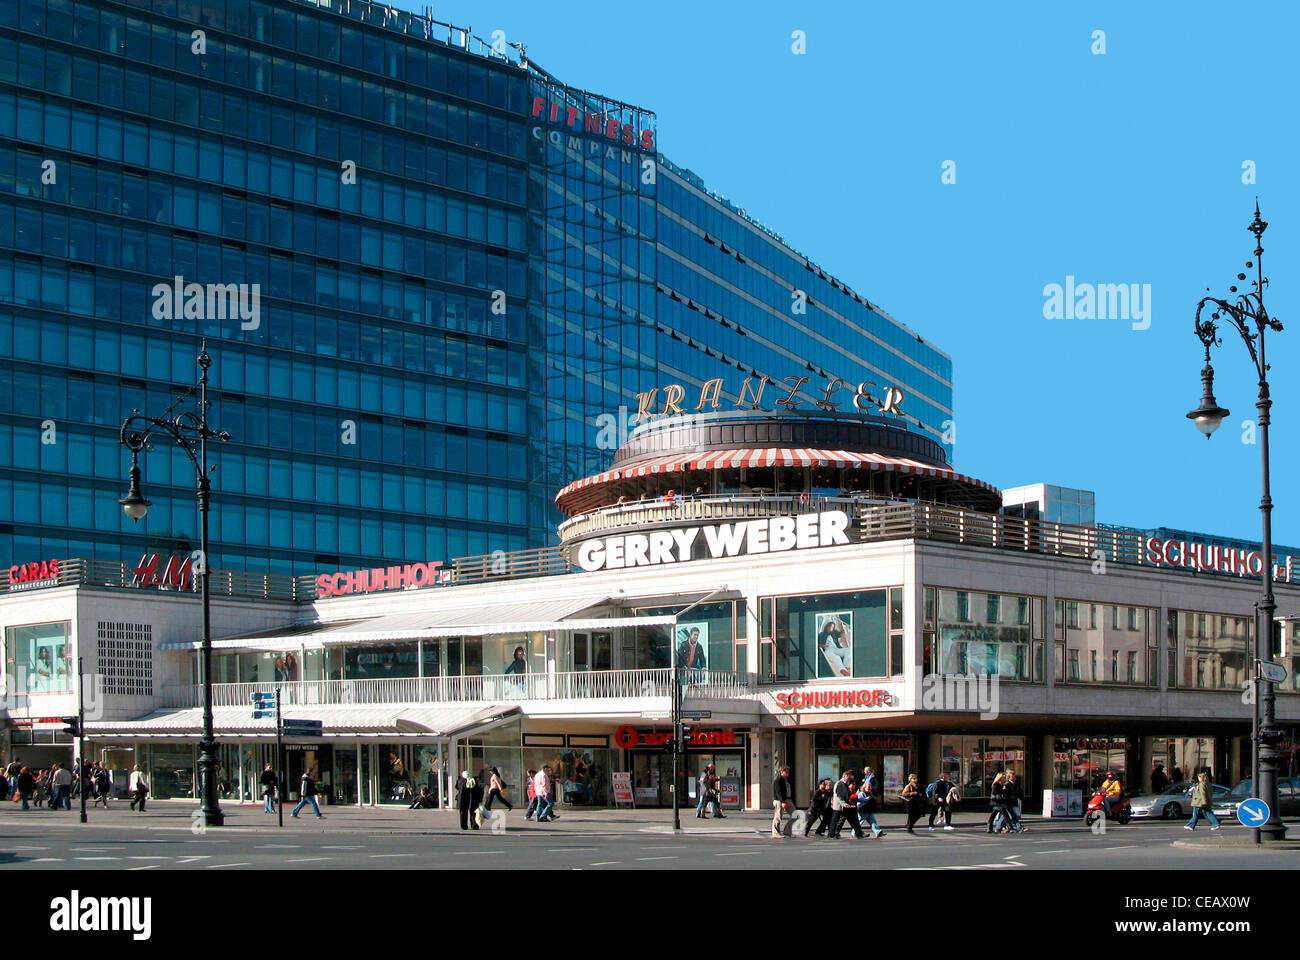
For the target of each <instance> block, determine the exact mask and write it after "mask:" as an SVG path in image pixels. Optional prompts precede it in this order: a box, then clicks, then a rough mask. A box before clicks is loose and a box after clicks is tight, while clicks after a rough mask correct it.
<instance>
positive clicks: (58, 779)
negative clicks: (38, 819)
mask: <svg viewBox="0 0 1300 960" xmlns="http://www.w3.org/2000/svg"><path fill="white" fill-rule="evenodd" d="M50 782H51V784H52V785H53V787H54V793H53V795H52V796H51V798H50V809H51V810H58V809H59V807H60V806H62V807H63V808H64V809H66V810H71V809H72V798H71V796H70V794H71V793H72V771H71V770H69V769H68V768H67V767H65V766H64V765H63V764H61V763H56V764H55V765H54V769H53V770H52V771H51V773H50Z"/></svg>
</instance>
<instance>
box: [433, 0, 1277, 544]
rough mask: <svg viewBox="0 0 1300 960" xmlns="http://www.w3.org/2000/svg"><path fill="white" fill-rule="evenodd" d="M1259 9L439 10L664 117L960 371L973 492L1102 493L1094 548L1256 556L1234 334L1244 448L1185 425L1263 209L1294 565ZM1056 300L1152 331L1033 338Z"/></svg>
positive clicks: (794, 237) (1269, 6) (1272, 155)
mask: <svg viewBox="0 0 1300 960" xmlns="http://www.w3.org/2000/svg"><path fill="white" fill-rule="evenodd" d="M412 6H415V5H414V4H412ZM1247 9H1248V11H1249V15H1244V14H1243V13H1242V12H1241V11H1239V10H1237V9H1235V8H1232V7H1231V6H1229V5H1223V4H1220V5H1217V6H1216V5H1212V4H1207V3H1186V4H1179V5H1177V6H1174V5H1166V4H1150V5H1146V4H1142V5H1135V4H1124V3H1090V4H1087V5H1083V4H1076V5H1071V6H1067V5H1064V4H1045V3H1044V4H1039V3H1033V4H1029V3H1025V4H1011V3H1005V4H993V5H991V4H972V3H969V2H960V3H928V4H924V5H917V4H885V3H876V2H872V3H818V4H806V5H799V4H791V3H788V2H784V3H777V2H753V3H730V2H728V3H723V2H714V3H700V2H694V3H683V2H677V0H665V2H660V3H656V4H653V5H651V4H640V3H608V2H576V0H575V2H560V0H557V2H548V3H538V2H537V0H501V2H477V3H476V2H471V0H455V2H448V3H440V4H437V5H436V6H435V9H434V16H435V18H437V19H441V20H446V21H451V22H453V23H455V24H457V25H460V26H470V27H472V28H473V33H474V34H476V35H477V36H480V37H484V38H490V36H491V34H492V31H493V30H497V29H500V30H503V31H505V33H506V37H507V39H508V40H510V41H523V42H524V43H525V45H526V46H527V48H528V53H529V56H530V57H531V58H532V59H534V60H535V61H536V62H538V63H539V64H540V65H542V66H543V67H545V68H546V69H547V70H549V71H550V72H551V73H553V74H555V75H556V76H557V77H559V78H560V79H561V80H563V81H565V82H566V83H569V84H573V85H576V86H581V87H585V88H587V89H590V90H593V91H596V92H599V93H604V94H607V95H609V96H611V97H615V98H618V99H621V100H624V101H628V102H631V103H635V104H638V105H640V106H644V107H646V108H648V109H651V110H654V111H656V113H657V114H658V123H659V145H660V148H661V149H662V150H663V152H664V153H665V154H667V155H668V156H669V157H670V158H672V159H673V160H674V161H675V162H677V163H679V164H681V165H683V166H686V167H689V168H690V169H692V170H694V171H695V172H697V173H698V174H699V175H700V176H701V177H703V178H704V180H705V182H706V183H708V184H709V186H710V187H711V188H713V189H714V190H716V191H718V192H721V193H723V194H725V195H726V196H727V197H728V198H730V199H732V200H734V201H735V202H737V203H738V204H740V205H741V206H744V207H745V208H746V209H747V210H748V211H749V212H750V213H751V214H752V215H754V216H755V217H757V218H759V219H760V220H762V221H763V222H765V223H767V224H768V225H770V226H771V227H773V228H774V229H775V230H777V231H778V232H779V233H781V234H782V235H783V236H784V237H785V238H786V239H787V240H788V241H789V242H790V243H791V244H792V245H793V246H794V247H795V248H797V249H798V250H800V251H802V252H803V253H806V254H807V255H809V256H810V257H812V258H813V259H814V260H815V261H817V262H818V263H820V264H821V265H822V266H823V267H825V268H826V269H828V270H830V271H832V272H834V273H835V274H836V275H838V276H839V277H841V278H842V279H844V280H845V281H846V282H848V283H849V284H850V285H851V286H853V287H854V288H855V289H856V290H858V291H859V292H860V293H862V294H863V295H865V296H867V297H869V298H870V299H871V300H872V301H874V302H876V303H879V304H881V305H882V306H883V307H884V308H885V309H886V310H888V311H889V312H890V313H891V314H893V316H895V317H896V318H897V319H899V320H900V321H902V322H903V323H906V324H907V325H908V326H910V327H912V328H913V329H915V330H916V331H917V332H919V333H921V334H922V335H923V336H925V337H926V338H927V339H929V340H932V341H934V342H935V343H937V344H938V345H939V346H940V347H941V348H942V349H943V350H945V351H947V352H948V353H949V354H950V355H951V356H952V358H953V364H954V370H955V394H956V396H955V406H956V422H957V435H956V441H957V443H956V453H955V457H954V461H955V464H956V466H957V467H958V468H959V469H960V470H962V471H963V472H965V473H969V474H972V475H974V476H977V477H980V478H981V479H984V480H987V481H989V482H990V483H993V484H995V485H997V486H1000V487H1008V486H1016V485H1019V484H1023V483H1033V482H1039V481H1044V482H1048V483H1058V484H1063V485H1067V486H1076V487H1084V488H1087V489H1091V490H1095V491H1096V493H1097V515H1098V519H1099V520H1101V521H1104V522H1110V523H1120V524H1129V525H1133V526H1158V525H1166V526H1174V527H1182V528H1185V529H1190V530H1200V531H1206V532H1210V533H1218V534H1223V535H1230V536H1239V537H1245V538H1249V539H1258V537H1259V529H1260V524H1259V511H1258V505H1259V482H1260V468H1259V455H1260V448H1259V446H1258V445H1257V444H1255V445H1252V444H1247V443H1244V442H1242V439H1243V430H1242V427H1241V423H1242V420H1244V419H1246V418H1247V417H1250V418H1253V417H1254V415H1255V410H1254V402H1255V379H1256V378H1255V376H1254V370H1253V367H1252V365H1251V363H1250V359H1249V356H1248V354H1247V351H1246V348H1245V346H1244V344H1243V343H1242V342H1241V339H1240V337H1239V336H1238V335H1237V334H1235V333H1231V332H1227V331H1225V337H1224V341H1223V346H1222V347H1220V348H1217V349H1216V351H1215V353H1214V358H1215V369H1216V372H1217V376H1216V393H1217V397H1218V400H1219V402H1220V404H1221V405H1223V406H1225V407H1228V408H1229V409H1231V410H1232V412H1233V417H1232V419H1231V420H1230V421H1228V422H1225V424H1224V426H1223V427H1222V428H1221V429H1220V431H1219V433H1217V434H1216V435H1215V436H1214V437H1213V439H1211V440H1210V441H1206V440H1205V439H1204V438H1203V437H1202V436H1201V435H1200V434H1199V433H1197V432H1196V430H1195V428H1194V427H1193V426H1192V425H1191V423H1190V421H1188V420H1186V419H1185V418H1184V414H1185V413H1186V412H1187V411H1188V410H1190V409H1192V408H1193V407H1195V406H1196V405H1197V403H1198V402H1199V399H1200V379H1199V377H1200V367H1201V362H1202V356H1203V354H1202V348H1201V345H1200V343H1199V341H1198V340H1197V339H1196V338H1195V336H1194V334H1193V332H1192V320H1193V315H1194V310H1195V306H1196V302H1197V300H1198V299H1199V298H1200V296H1201V295H1202V294H1203V293H1204V292H1205V288H1206V287H1207V286H1208V287H1210V289H1211V291H1212V292H1213V293H1214V294H1215V295H1220V296H1226V295H1227V287H1228V284H1229V283H1232V282H1235V280H1234V278H1235V274H1236V273H1237V272H1238V271H1239V270H1243V269H1244V263H1245V261H1246V260H1247V259H1253V256H1252V249H1253V238H1252V237H1251V236H1250V234H1248V233H1247V232H1246V230H1245V227H1246V225H1247V223H1249V222H1250V219H1251V217H1252V215H1253V210H1254V198H1255V196H1256V194H1258V196H1259V198H1260V206H1261V210H1262V213H1263V216H1264V219H1265V220H1267V221H1269V222H1270V224H1271V225H1270V227H1269V230H1268V232H1267V233H1266V234H1265V236H1264V247H1265V256H1264V258H1263V259H1264V263H1265V265H1266V268H1267V269H1266V273H1267V274H1268V275H1269V276H1270V277H1271V279H1272V281H1273V283H1272V285H1271V287H1270V288H1269V290H1268V292H1267V293H1266V297H1265V302H1266V304H1267V305H1268V306H1269V310H1270V313H1271V314H1273V315H1274V316H1275V317H1278V318H1279V319H1281V320H1282V321H1283V323H1287V324H1288V329H1287V330H1285V331H1283V332H1282V333H1280V334H1272V339H1271V340H1270V341H1269V358H1270V360H1271V361H1272V364H1273V373H1272V375H1271V384H1272V392H1273V400H1274V407H1273V415H1274V426H1273V430H1272V443H1271V445H1272V453H1273V470H1272V476H1273V490H1274V500H1275V501H1276V506H1275V510H1274V540H1275V541H1278V542H1281V543H1289V544H1300V502H1298V501H1300V489H1297V488H1296V486H1295V485H1294V484H1291V483H1290V482H1289V480H1290V477H1291V475H1292V474H1294V472H1295V471H1296V469H1297V467H1300V455H1298V454H1297V443H1296V441H1297V438H1300V391H1297V389H1296V387H1295V381H1296V378H1297V376H1298V375H1300V351H1298V350H1297V346H1296V338H1297V337H1300V314H1297V312H1296V310H1295V305H1296V304H1297V302H1298V301H1297V298H1298V296H1300V262H1298V261H1297V252H1298V246H1297V238H1298V237H1300V204H1298V203H1297V199H1298V197H1297V192H1298V191H1297V188H1296V175H1297V174H1300V159H1297V158H1300V150H1298V149H1297V146H1300V144H1297V140H1298V139H1300V136H1298V135H1297V128H1296V125H1295V123H1294V120H1295V106H1294V97H1295V93H1294V91H1295V84H1294V76H1293V69H1294V56H1295V55H1294V52H1293V50H1292V49H1291V44H1292V41H1291V38H1292V37H1294V36H1295V35H1296V28H1297V26H1300V7H1296V6H1295V5H1291V4H1286V3H1281V2H1277V3H1267V2H1266V3H1259V4H1253V5H1251V6H1250V7H1249V8H1247ZM795 30H802V31H804V34H805V36H806V53H805V54H803V55H795V54H794V53H792V51H791V44H792V42H793V41H792V39H791V34H792V33H793V31H795ZM1097 30H1101V31H1104V32H1105V53H1104V54H1102V55H1098V54H1094V53H1093V52H1092V48H1093V46H1094V40H1093V32H1094V31H1097ZM948 160H951V161H953V163H954V164H955V173H956V182H955V183H953V184H944V183H941V174H942V172H943V171H942V166H941V165H942V164H943V163H944V161H948ZM1244 161H1253V162H1254V164H1255V178H1256V181H1257V182H1256V183H1255V184H1243V182H1242V164H1243V162H1244ZM1067 275H1072V276H1074V277H1075V278H1076V282H1078V283H1085V282H1087V283H1138V284H1150V289H1151V315H1150V327H1149V329H1145V330H1134V329H1133V324H1132V323H1131V322H1130V321H1128V320H1123V319H1107V320H1097V319H1092V320H1067V319H1054V320H1047V319H1044V309H1043V307H1044V295H1043V288H1044V286H1045V285H1047V284H1050V283H1058V284H1064V282H1065V278H1066V276H1067ZM1292 320H1294V321H1295V324H1294V326H1291V325H1290V324H1289V322H1290V321H1292Z"/></svg>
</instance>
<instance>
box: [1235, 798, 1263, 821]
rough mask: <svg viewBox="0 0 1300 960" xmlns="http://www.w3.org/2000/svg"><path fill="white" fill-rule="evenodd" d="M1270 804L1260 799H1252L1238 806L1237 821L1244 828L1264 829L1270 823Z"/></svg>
mask: <svg viewBox="0 0 1300 960" xmlns="http://www.w3.org/2000/svg"><path fill="white" fill-rule="evenodd" d="M1269 813H1270V811H1269V809H1268V804H1267V803H1265V802H1264V801H1263V800H1260V799H1259V798H1258V797H1251V798H1250V799H1249V800H1243V801H1241V803H1239V804H1237V820H1238V822H1240V823H1241V825H1242V826H1243V827H1262V826H1263V825H1264V824H1266V823H1268V817H1269Z"/></svg>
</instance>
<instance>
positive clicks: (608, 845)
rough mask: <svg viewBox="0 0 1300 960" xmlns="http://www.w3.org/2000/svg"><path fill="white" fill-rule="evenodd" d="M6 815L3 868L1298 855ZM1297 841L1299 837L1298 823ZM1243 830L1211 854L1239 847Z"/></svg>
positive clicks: (157, 810) (1047, 864)
mask: <svg viewBox="0 0 1300 960" xmlns="http://www.w3.org/2000/svg"><path fill="white" fill-rule="evenodd" d="M11 806H14V805H6V807H5V808H3V809H0V870H5V871H12V870H78V871H81V870H132V871H166V870H187V871H218V870H236V871H238V870H268V869H275V870H304V869H306V870H331V869H367V870H466V869H469V870H502V869H550V870H682V869H708V870H754V869H762V870H768V869H775V868H785V869H790V868H794V869H819V870H824V869H861V868H862V867H864V866H866V865H870V866H871V867H872V868H875V869H900V870H1017V869H1021V870H1024V869H1030V870H1087V869H1098V870H1100V869H1108V870H1116V869H1151V868H1158V869H1164V870H1180V871H1181V870H1255V869H1277V868H1286V869H1295V868H1296V867H1297V866H1300V850H1297V849H1296V846H1295V845H1292V844H1289V843H1288V844H1286V845H1285V846H1286V847H1287V849H1284V850H1280V849H1270V848H1265V849H1262V850H1257V849H1252V848H1250V847H1226V848H1215V847H1206V848H1202V847H1195V848H1188V847H1184V846H1181V845H1175V841H1183V842H1186V841H1187V840H1189V839H1191V838H1193V834H1190V833H1188V832H1186V831H1184V830H1183V829H1182V826H1181V822H1152V823H1139V822H1135V823H1132V824H1129V825H1127V826H1123V827H1120V826H1111V827H1110V829H1109V830H1108V831H1107V832H1106V833H1105V834H1104V835H1097V834H1094V833H1092V832H1091V831H1090V830H1088V829H1087V828H1086V827H1084V826H1083V824H1082V823H1081V822H1080V821H1042V820H1034V819H1032V818H1030V819H1029V820H1028V821H1027V822H1028V823H1029V824H1030V827H1031V829H1030V830H1029V831H1028V832H1027V833H1024V834H1020V835H999V836H993V835H990V834H988V833H986V832H985V829H984V817H983V815H980V814H978V813H972V814H970V815H968V816H965V817H958V818H957V820H956V821H955V826H957V829H956V830H954V831H952V832H943V831H941V830H936V832H934V833H930V832H929V831H927V830H926V829H925V826H924V821H922V824H921V825H920V826H918V832H917V833H916V834H915V835H909V834H907V833H906V832H905V831H904V830H903V829H902V825H901V817H900V816H896V815H888V814H887V815H886V816H885V817H883V818H882V825H883V826H884V827H885V829H886V831H887V835H886V836H884V837H882V838H880V839H864V840H855V839H852V838H851V837H850V836H849V835H848V833H847V831H846V834H845V836H846V839H842V840H830V839H820V838H817V837H810V838H808V839H804V838H803V837H801V836H796V837H794V838H792V839H788V840H775V839H772V838H771V837H770V828H769V826H768V824H769V822H770V817H765V816H763V815H761V814H734V815H729V816H728V817H727V818H726V821H725V822H719V821H701V820H696V819H695V817H694V815H693V812H687V813H686V815H685V816H684V817H683V819H682V824H683V826H684V827H685V829H684V830H683V831H682V832H681V833H674V832H673V830H672V829H671V819H670V814H668V813H667V812H666V811H569V812H567V813H565V814H564V815H563V816H562V818H561V819H560V820H559V821H556V822H554V823H549V824H536V823H531V822H526V821H524V820H523V818H522V816H519V815H516V814H506V815H505V817H504V819H503V820H502V821H500V822H499V823H498V824H497V828H496V830H492V829H483V830H480V831H471V832H467V833H462V832H461V831H460V830H459V829H458V826H457V822H456V818H455V814H453V813H451V812H448V811H408V810H404V809H392V808H389V809H381V810H357V809H354V808H345V809H343V810H340V809H339V808H326V812H327V817H326V819H324V820H319V821H318V820H316V819H314V818H312V817H310V815H304V817H303V819H300V820H292V819H290V818H289V816H288V815H287V814H286V817H285V823H286V825H285V827H284V828H283V829H280V828H278V827H277V826H276V825H275V817H274V816H270V815H267V814H264V813H262V812H261V809H260V807H257V806H228V807H226V808H225V809H226V813H227V823H226V825H225V826H223V827H221V828H213V829H208V830H206V831H203V832H195V831H196V830H198V827H197V826H196V823H195V821H196V818H194V817H193V816H192V815H193V814H194V813H195V811H196V809H197V808H196V807H194V806H193V805H192V802H182V801H172V802H169V803H155V804H154V805H152V806H151V807H150V811H149V812H148V813H147V814H145V815H140V814H135V813H132V812H130V811H129V810H128V809H127V808H126V805H125V803H122V804H115V805H114V807H113V808H111V809H109V810H102V809H100V810H95V811H92V812H91V817H90V820H91V822H89V823H87V824H84V825H83V824H81V823H79V822H77V821H78V816H77V812H76V810H73V811H72V812H71V813H67V812H58V813H51V812H49V811H43V810H32V811H26V812H24V811H21V810H18V809H10V807H11ZM1292 834H1293V835H1300V825H1292ZM1246 835H1247V832H1246V830H1245V829H1244V828H1243V827H1240V826H1238V825H1237V824H1236V823H1229V824H1228V825H1225V826H1224V828H1223V831H1220V832H1219V833H1218V834H1215V835H1214V836H1213V837H1210V836H1209V834H1208V831H1206V830H1204V829H1202V830H1198V831H1197V833H1196V834H1195V837H1196V838H1197V839H1198V841H1200V840H1202V839H1204V840H1212V839H1217V840H1228V841H1231V840H1234V839H1236V840H1240V839H1241V838H1242V837H1245V836H1246Z"/></svg>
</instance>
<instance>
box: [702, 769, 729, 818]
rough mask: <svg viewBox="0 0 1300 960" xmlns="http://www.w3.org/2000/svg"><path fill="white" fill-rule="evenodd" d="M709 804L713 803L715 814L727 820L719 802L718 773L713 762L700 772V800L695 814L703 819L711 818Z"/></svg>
mask: <svg viewBox="0 0 1300 960" xmlns="http://www.w3.org/2000/svg"><path fill="white" fill-rule="evenodd" d="M709 804H713V815H714V816H715V817H717V818H718V819H719V820H725V819H726V817H724V816H723V815H722V806H721V804H720V803H719V802H718V774H717V772H716V771H715V770H714V767H713V764H709V765H708V766H707V767H705V768H704V772H703V773H701V774H700V802H699V803H697V804H696V805H695V816H696V817H698V818H699V819H701V820H707V819H709V809H708V808H709Z"/></svg>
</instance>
